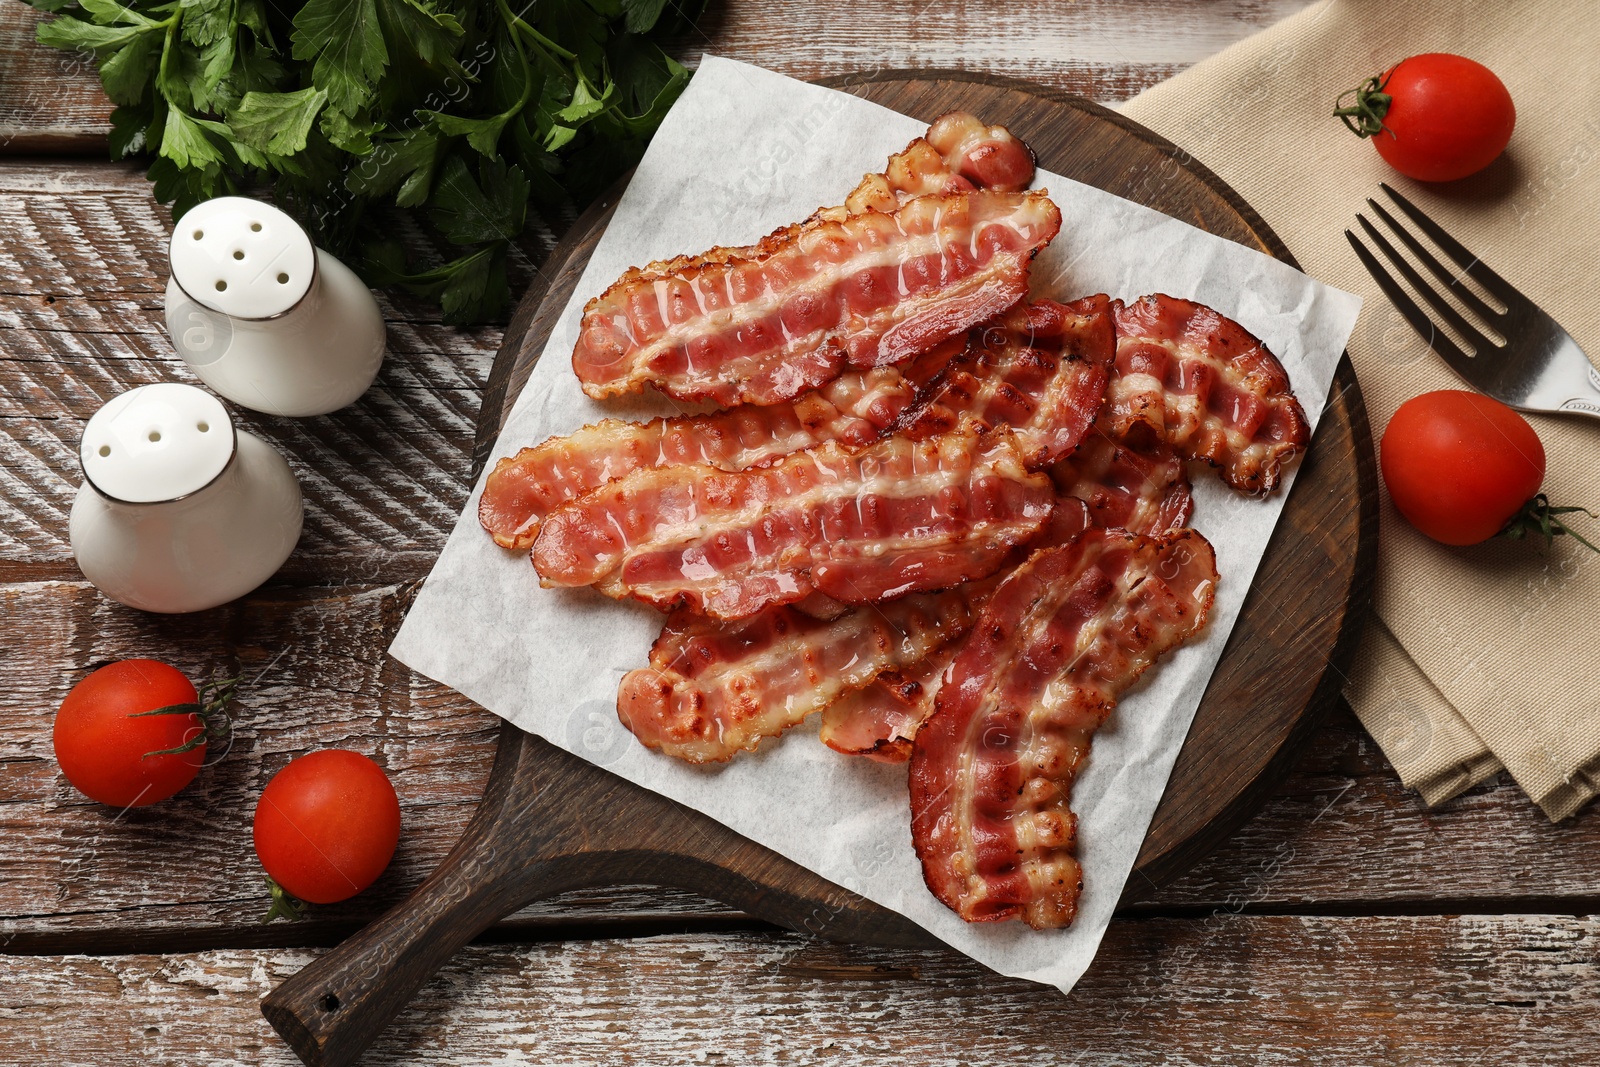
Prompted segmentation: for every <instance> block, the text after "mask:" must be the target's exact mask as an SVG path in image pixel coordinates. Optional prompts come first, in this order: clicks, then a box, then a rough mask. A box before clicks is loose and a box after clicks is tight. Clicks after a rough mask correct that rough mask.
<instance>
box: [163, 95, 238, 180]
mask: <svg viewBox="0 0 1600 1067" xmlns="http://www.w3.org/2000/svg"><path fill="white" fill-rule="evenodd" d="M216 127H221V129H220V130H217V129H216ZM208 128H211V130H212V131H213V132H219V133H222V134H224V135H226V132H227V129H228V128H227V127H226V126H222V124H221V123H215V122H206V121H205V120H203V119H196V118H192V117H190V116H189V115H186V114H184V113H183V112H182V111H181V110H179V109H178V108H175V107H174V108H168V109H167V125H166V129H165V130H163V131H162V134H161V154H162V155H164V156H166V157H167V158H168V159H170V160H172V161H173V162H174V163H176V164H177V165H178V166H180V167H202V168H203V167H204V166H205V165H206V164H208V163H222V162H225V157H224V156H223V154H222V152H221V150H220V149H218V148H217V146H216V145H214V144H212V143H211V139H210V138H208V137H207V136H206V134H207V132H208Z"/></svg>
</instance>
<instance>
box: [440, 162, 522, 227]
mask: <svg viewBox="0 0 1600 1067" xmlns="http://www.w3.org/2000/svg"><path fill="white" fill-rule="evenodd" d="M478 174H479V178H480V179H481V181H482V184H481V185H480V184H479V182H478V181H474V180H473V177H472V175H471V173H470V172H469V171H468V170H467V165H466V163H464V162H463V161H462V159H461V157H460V156H451V157H450V158H449V160H448V161H447V162H446V163H445V165H444V169H443V170H442V171H441V172H440V174H439V180H438V182H437V183H436V184H435V185H434V189H433V198H432V199H431V201H430V204H431V206H432V211H431V212H430V217H431V218H432V219H433V224H434V225H435V226H437V227H439V231H440V232H441V233H443V234H444V235H445V237H447V238H448V239H450V240H451V241H454V242H455V243H456V244H462V245H469V244H477V243H478V242H480V241H506V240H510V239H512V238H514V237H516V236H517V235H518V234H520V233H521V232H522V224H523V221H524V217H525V213H526V211H527V207H528V179H527V176H526V175H524V174H523V173H522V170H521V168H519V167H508V166H506V165H505V164H504V163H497V162H491V161H489V160H485V161H483V162H482V163H480V164H479V166H478Z"/></svg>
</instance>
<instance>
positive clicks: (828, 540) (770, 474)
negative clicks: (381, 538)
mask: <svg viewBox="0 0 1600 1067" xmlns="http://www.w3.org/2000/svg"><path fill="white" fill-rule="evenodd" d="M1054 504H1055V494H1054V491H1053V490H1052V488H1051V486H1050V482H1049V479H1048V478H1046V477H1044V476H1043V475H1038V474H1031V473H1029V472H1028V470H1027V469H1026V468H1025V467H1024V466H1023V463H1022V455H1021V452H1020V450H1019V449H1018V448H1017V445H1016V441H1015V439H1014V438H1013V437H1012V435H1011V434H1010V432H1009V431H1000V432H992V433H982V432H980V429H979V427H977V426H975V425H969V426H965V427H963V428H962V429H961V430H960V431H958V432H956V433H951V434H945V435H943V436H940V437H936V438H932V439H930V440H927V441H911V440H908V439H907V438H905V437H902V436H899V435H894V436H890V437H886V438H884V439H882V440H880V441H878V442H877V443H876V444H873V445H871V446H869V447H867V448H863V449H856V450H853V451H852V450H849V449H846V448H844V447H842V446H841V445H839V444H838V443H837V442H832V441H830V442H828V443H826V444H823V445H820V446H818V447H816V448H812V449H807V450H806V451H804V452H797V453H794V454H793V455H790V456H786V457H784V458H783V459H781V460H779V461H777V462H775V463H773V464H772V465H771V466H767V467H760V468H753V469H750V470H745V471H738V472H728V471H720V470H717V469H716V468H714V467H708V466H705V465H703V464H681V465H678V466H673V467H664V468H659V469H654V470H644V471H636V472H635V473H633V474H630V475H628V476H627V477H625V478H620V479H618V480H616V481H614V482H610V483H608V484H607V485H605V486H602V487H601V488H599V489H597V490H595V491H594V492H592V493H590V494H589V495H587V496H585V497H582V498H581V499H579V500H575V501H572V502H571V503H568V504H563V505H562V506H561V507H559V508H557V509H556V510H555V511H553V512H551V514H550V515H549V516H548V517H547V518H546V519H545V522H544V527H543V529H541V530H540V532H539V536H538V539H537V540H536V541H535V542H534V546H533V563H534V566H535V568H537V570H538V572H539V575H540V578H541V581H542V584H544V585H546V586H578V585H594V586H595V587H596V588H598V589H599V590H600V591H601V592H603V593H605V594H606V595H607V596H611V597H616V598H621V597H625V596H631V597H634V598H636V599H639V600H642V601H645V602H647V603H651V604H655V605H658V606H661V607H666V608H670V607H676V606H678V605H680V604H681V605H686V606H688V607H691V608H693V609H695V610H697V611H700V612H702V613H703V614H707V615H713V616H716V617H718V618H724V619H733V618H743V617H745V616H748V615H753V614H755V613H756V612H757V611H759V610H760V609H761V608H763V607H766V606H767V605H769V604H787V603H794V602H796V601H799V600H802V599H804V598H805V597H807V596H809V595H810V594H811V593H813V592H815V591H820V592H822V593H825V594H826V595H828V596H830V597H833V598H834V599H835V600H838V601H841V602H843V603H846V604H862V603H869V602H872V601H877V600H885V599H889V598H891V597H895V596H900V595H903V594H905V593H913V592H921V591H925V590H930V589H946V588H949V587H951V586H954V585H956V584H958V583H960V582H963V581H968V580H970V579H974V578H982V577H986V576H987V575H990V574H993V573H994V572H995V571H996V570H998V569H999V568H1000V566H1001V564H1002V563H1003V562H1004V560H1005V557H1006V555H1007V553H1008V552H1009V551H1010V549H1011V547H1012V546H1013V545H1016V544H1019V543H1022V542H1024V541H1028V540H1031V539H1032V538H1033V537H1034V535H1036V534H1037V533H1038V532H1039V531H1040V529H1041V528H1042V527H1043V526H1044V525H1045V522H1046V520H1048V519H1049V517H1050V514H1051V511H1052V510H1053V508H1054Z"/></svg>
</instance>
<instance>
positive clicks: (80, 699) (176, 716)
mask: <svg viewBox="0 0 1600 1067" xmlns="http://www.w3.org/2000/svg"><path fill="white" fill-rule="evenodd" d="M199 701H200V695H199V693H197V692H196V691H195V688H194V686H193V685H191V684H190V682H189V679H187V678H185V677H184V676H183V674H182V673H181V672H179V671H178V670H177V669H176V668H173V667H169V666H167V665H166V664H165V663H161V662H158V661H157V660H153V659H125V660H122V661H120V662H118V663H111V664H107V665H106V666H104V667H101V668H100V669H99V670H97V671H95V672H93V673H92V674H90V675H89V676H88V677H87V678H85V679H84V680H83V681H81V682H79V683H78V684H77V685H75V686H73V687H72V692H70V693H68V694H67V699H65V700H63V701H62V702H61V710H60V711H58V712H56V723H55V731H54V737H53V740H54V743H55V750H56V762H57V763H59V764H60V765H61V773H62V774H64V775H66V776H67V781H69V782H71V783H72V784H73V785H74V786H75V787H76V788H77V789H78V791H79V792H80V793H82V794H83V795H84V796H86V797H88V798H89V799H90V800H97V801H99V802H100V803H102V804H109V805H111V806H112V807H118V808H140V807H144V806H145V805H146V804H154V803H156V802H157V801H159V800H165V799H167V798H168V797H170V796H172V794H174V793H176V792H177V791H178V790H180V789H182V788H183V787H184V786H186V785H188V784H189V783H190V782H192V781H194V776H195V775H196V774H197V773H199V771H200V765H201V764H202V763H204V762H205V758H206V743H205V736H206V728H205V723H204V721H203V720H202V719H201V717H200V714H199V712H200V710H201V709H200V703H199ZM185 705H187V706H190V707H191V708H192V709H193V710H192V711H189V712H182V711H180V712H176V713H173V714H161V715H146V714H143V713H144V712H150V711H155V710H156V709H158V708H172V707H178V708H182V707H183V706H185ZM190 743H194V747H193V748H191V749H189V750H188V751H186V752H172V751H168V750H171V749H179V748H183V747H184V746H186V745H188V744H190Z"/></svg>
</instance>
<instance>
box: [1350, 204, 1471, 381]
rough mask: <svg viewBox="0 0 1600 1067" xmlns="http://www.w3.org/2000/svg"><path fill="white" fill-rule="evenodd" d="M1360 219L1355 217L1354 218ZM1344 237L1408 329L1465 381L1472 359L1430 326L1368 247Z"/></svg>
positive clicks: (1435, 327)
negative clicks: (1403, 319)
mask: <svg viewBox="0 0 1600 1067" xmlns="http://www.w3.org/2000/svg"><path fill="white" fill-rule="evenodd" d="M1359 217H1360V216H1357V218H1359ZM1344 235H1345V237H1346V238H1348V239H1349V241H1350V247H1351V248H1354V249H1355V250H1356V256H1357V257H1358V258H1359V259H1360V260H1361V265H1362V266H1364V267H1366V268H1367V273H1368V274H1370V275H1372V280H1373V281H1375V282H1377V283H1378V288H1380V289H1382V290H1383V292H1384V295H1386V296H1387V297H1388V298H1389V300H1390V301H1391V302H1392V303H1393V304H1394V306H1395V307H1396V308H1397V309H1399V312H1400V314H1402V315H1404V316H1405V318H1406V321H1407V322H1409V323H1411V328H1412V329H1414V330H1416V331H1417V333H1419V334H1421V335H1422V339H1423V340H1424V341H1425V342H1427V345H1428V347H1429V348H1431V349H1433V350H1434V351H1435V352H1437V353H1439V355H1440V357H1441V358H1443V359H1444V361H1445V362H1446V363H1448V364H1450V367H1451V369H1452V370H1454V371H1455V372H1456V373H1457V374H1459V375H1461V376H1462V377H1463V378H1465V377H1466V376H1467V372H1468V371H1469V370H1470V369H1471V366H1472V357H1470V356H1468V355H1467V354H1466V353H1465V352H1463V351H1461V349H1460V348H1459V347H1457V345H1456V343H1455V342H1454V341H1452V340H1450V338H1449V337H1447V336H1446V335H1445V334H1443V333H1441V332H1440V331H1439V328H1438V327H1437V326H1435V325H1434V324H1433V320H1432V319H1430V318H1428V315H1427V312H1425V311H1423V310H1422V309H1421V308H1420V307H1418V306H1417V303H1416V301H1414V300H1412V299H1411V294H1409V293H1407V292H1406V291H1405V290H1404V289H1403V288H1401V287H1400V283H1399V282H1397V281H1395V280H1394V279H1393V278H1392V277H1390V276H1389V272H1388V271H1386V270H1384V269H1383V265H1382V264H1380V263H1379V262H1378V260H1377V257H1375V256H1374V255H1373V254H1372V253H1371V252H1369V251H1367V246H1366V245H1364V244H1362V243H1361V241H1360V240H1359V239H1358V238H1357V237H1356V235H1355V234H1354V233H1352V232H1350V231H1349V230H1346V231H1344Z"/></svg>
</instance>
